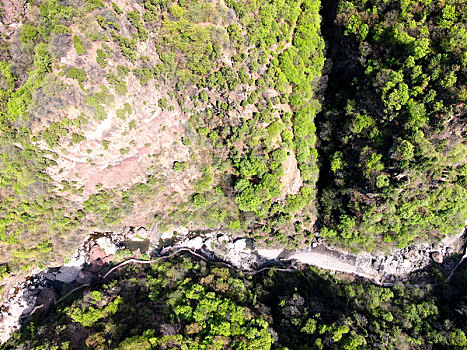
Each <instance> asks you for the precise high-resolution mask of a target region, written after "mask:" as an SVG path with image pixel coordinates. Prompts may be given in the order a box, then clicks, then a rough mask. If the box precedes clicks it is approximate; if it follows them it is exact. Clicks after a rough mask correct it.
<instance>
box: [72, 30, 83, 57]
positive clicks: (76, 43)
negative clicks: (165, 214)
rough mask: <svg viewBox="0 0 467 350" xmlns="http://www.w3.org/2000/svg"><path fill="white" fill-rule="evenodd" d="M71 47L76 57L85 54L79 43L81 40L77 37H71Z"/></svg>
mask: <svg viewBox="0 0 467 350" xmlns="http://www.w3.org/2000/svg"><path fill="white" fill-rule="evenodd" d="M73 46H74V48H75V50H76V53H77V54H78V55H84V54H85V50H84V46H83V43H82V42H81V39H80V38H79V37H78V36H77V35H73Z"/></svg>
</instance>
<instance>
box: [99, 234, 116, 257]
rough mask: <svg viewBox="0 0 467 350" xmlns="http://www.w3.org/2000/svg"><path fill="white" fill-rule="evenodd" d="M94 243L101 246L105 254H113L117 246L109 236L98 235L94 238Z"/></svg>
mask: <svg viewBox="0 0 467 350" xmlns="http://www.w3.org/2000/svg"><path fill="white" fill-rule="evenodd" d="M96 243H97V244H98V245H99V247H101V249H102V250H103V251H104V252H105V254H106V255H113V254H115V252H116V251H117V246H116V245H115V244H113V243H112V241H111V240H110V238H107V237H100V238H98V239H97V240H96Z"/></svg>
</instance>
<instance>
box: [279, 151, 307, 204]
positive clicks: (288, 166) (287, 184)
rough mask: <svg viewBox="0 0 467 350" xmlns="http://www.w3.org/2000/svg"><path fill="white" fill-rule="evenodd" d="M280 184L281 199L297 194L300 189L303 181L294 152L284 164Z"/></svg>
mask: <svg viewBox="0 0 467 350" xmlns="http://www.w3.org/2000/svg"><path fill="white" fill-rule="evenodd" d="M281 183H282V185H283V188H282V199H284V198H285V197H286V196H287V195H289V194H297V193H298V191H300V187H302V184H303V181H302V178H301V176H300V170H299V169H298V163H297V158H296V157H295V153H294V152H290V155H288V156H287V159H286V160H285V162H284V176H282V178H281Z"/></svg>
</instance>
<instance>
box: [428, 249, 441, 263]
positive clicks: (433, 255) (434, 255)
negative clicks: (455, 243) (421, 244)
mask: <svg viewBox="0 0 467 350" xmlns="http://www.w3.org/2000/svg"><path fill="white" fill-rule="evenodd" d="M431 258H432V259H433V261H434V262H436V263H438V264H442V263H443V254H441V253H440V252H438V251H436V252H433V253H431Z"/></svg>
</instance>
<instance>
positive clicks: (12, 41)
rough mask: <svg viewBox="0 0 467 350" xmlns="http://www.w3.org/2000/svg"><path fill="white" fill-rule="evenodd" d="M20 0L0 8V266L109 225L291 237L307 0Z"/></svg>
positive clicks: (307, 187)
mask: <svg viewBox="0 0 467 350" xmlns="http://www.w3.org/2000/svg"><path fill="white" fill-rule="evenodd" d="M22 4H23V3H22V2H21V1H15V0H11V1H8V2H4V3H3V4H2V8H3V11H2V12H1V15H2V17H1V18H2V27H1V30H2V33H3V35H2V38H1V51H0V69H1V73H2V74H1V75H0V78H1V87H2V89H1V100H0V110H1V115H0V120H1V134H0V138H1V140H0V147H1V152H2V156H1V163H0V172H1V182H0V184H1V190H0V198H1V204H0V205H1V210H0V237H1V249H2V253H1V257H0V261H1V262H7V263H9V266H8V267H6V266H4V267H5V270H11V271H16V270H18V269H19V268H23V269H25V270H27V269H29V268H32V267H35V266H38V265H39V266H43V265H45V264H54V265H60V264H61V257H62V256H69V255H71V252H72V251H73V249H74V248H75V247H76V244H77V242H79V241H80V240H82V238H83V236H84V235H85V234H87V232H89V231H90V230H93V229H100V230H112V229H115V228H116V227H118V225H124V224H126V225H147V226H149V225H151V224H153V223H154V222H159V223H160V225H159V227H160V228H161V229H163V228H164V227H167V225H171V224H183V225H187V226H189V227H191V228H206V227H224V228H227V227H230V229H232V230H244V231H247V232H248V231H249V230H251V232H254V233H255V235H256V237H257V238H264V239H266V240H269V241H276V242H277V241H279V242H281V243H283V244H290V245H299V244H301V243H303V242H304V241H305V240H306V238H307V234H306V231H304V229H311V227H312V225H313V223H314V220H315V218H316V211H315V209H314V200H315V193H316V189H315V183H316V180H317V176H318V168H317V164H316V163H317V151H316V148H315V141H316V136H315V126H314V123H313V118H314V115H315V113H316V112H317V110H319V103H318V101H317V100H316V98H315V96H314V93H313V89H314V87H315V85H316V82H317V79H318V78H319V76H320V72H321V68H322V66H323V64H324V56H323V48H324V42H323V39H322V38H321V36H320V16H319V6H320V4H319V2H318V1H316V0H306V1H301V0H298V1H287V2H282V1H273V2H267V1H258V2H254V3H250V2H247V1H238V2H237V1H227V2H225V3H224V2H198V1H185V2H180V3H178V2H176V1H173V2H172V1H156V0H150V1H145V2H144V3H142V2H136V1H135V2H125V1H115V2H111V1H102V0H87V1H83V2H79V1H59V0H44V1H34V2H30V3H28V4H27V5H25V6H22ZM15 21H17V22H18V23H21V25H20V26H18V25H16V24H15Z"/></svg>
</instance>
